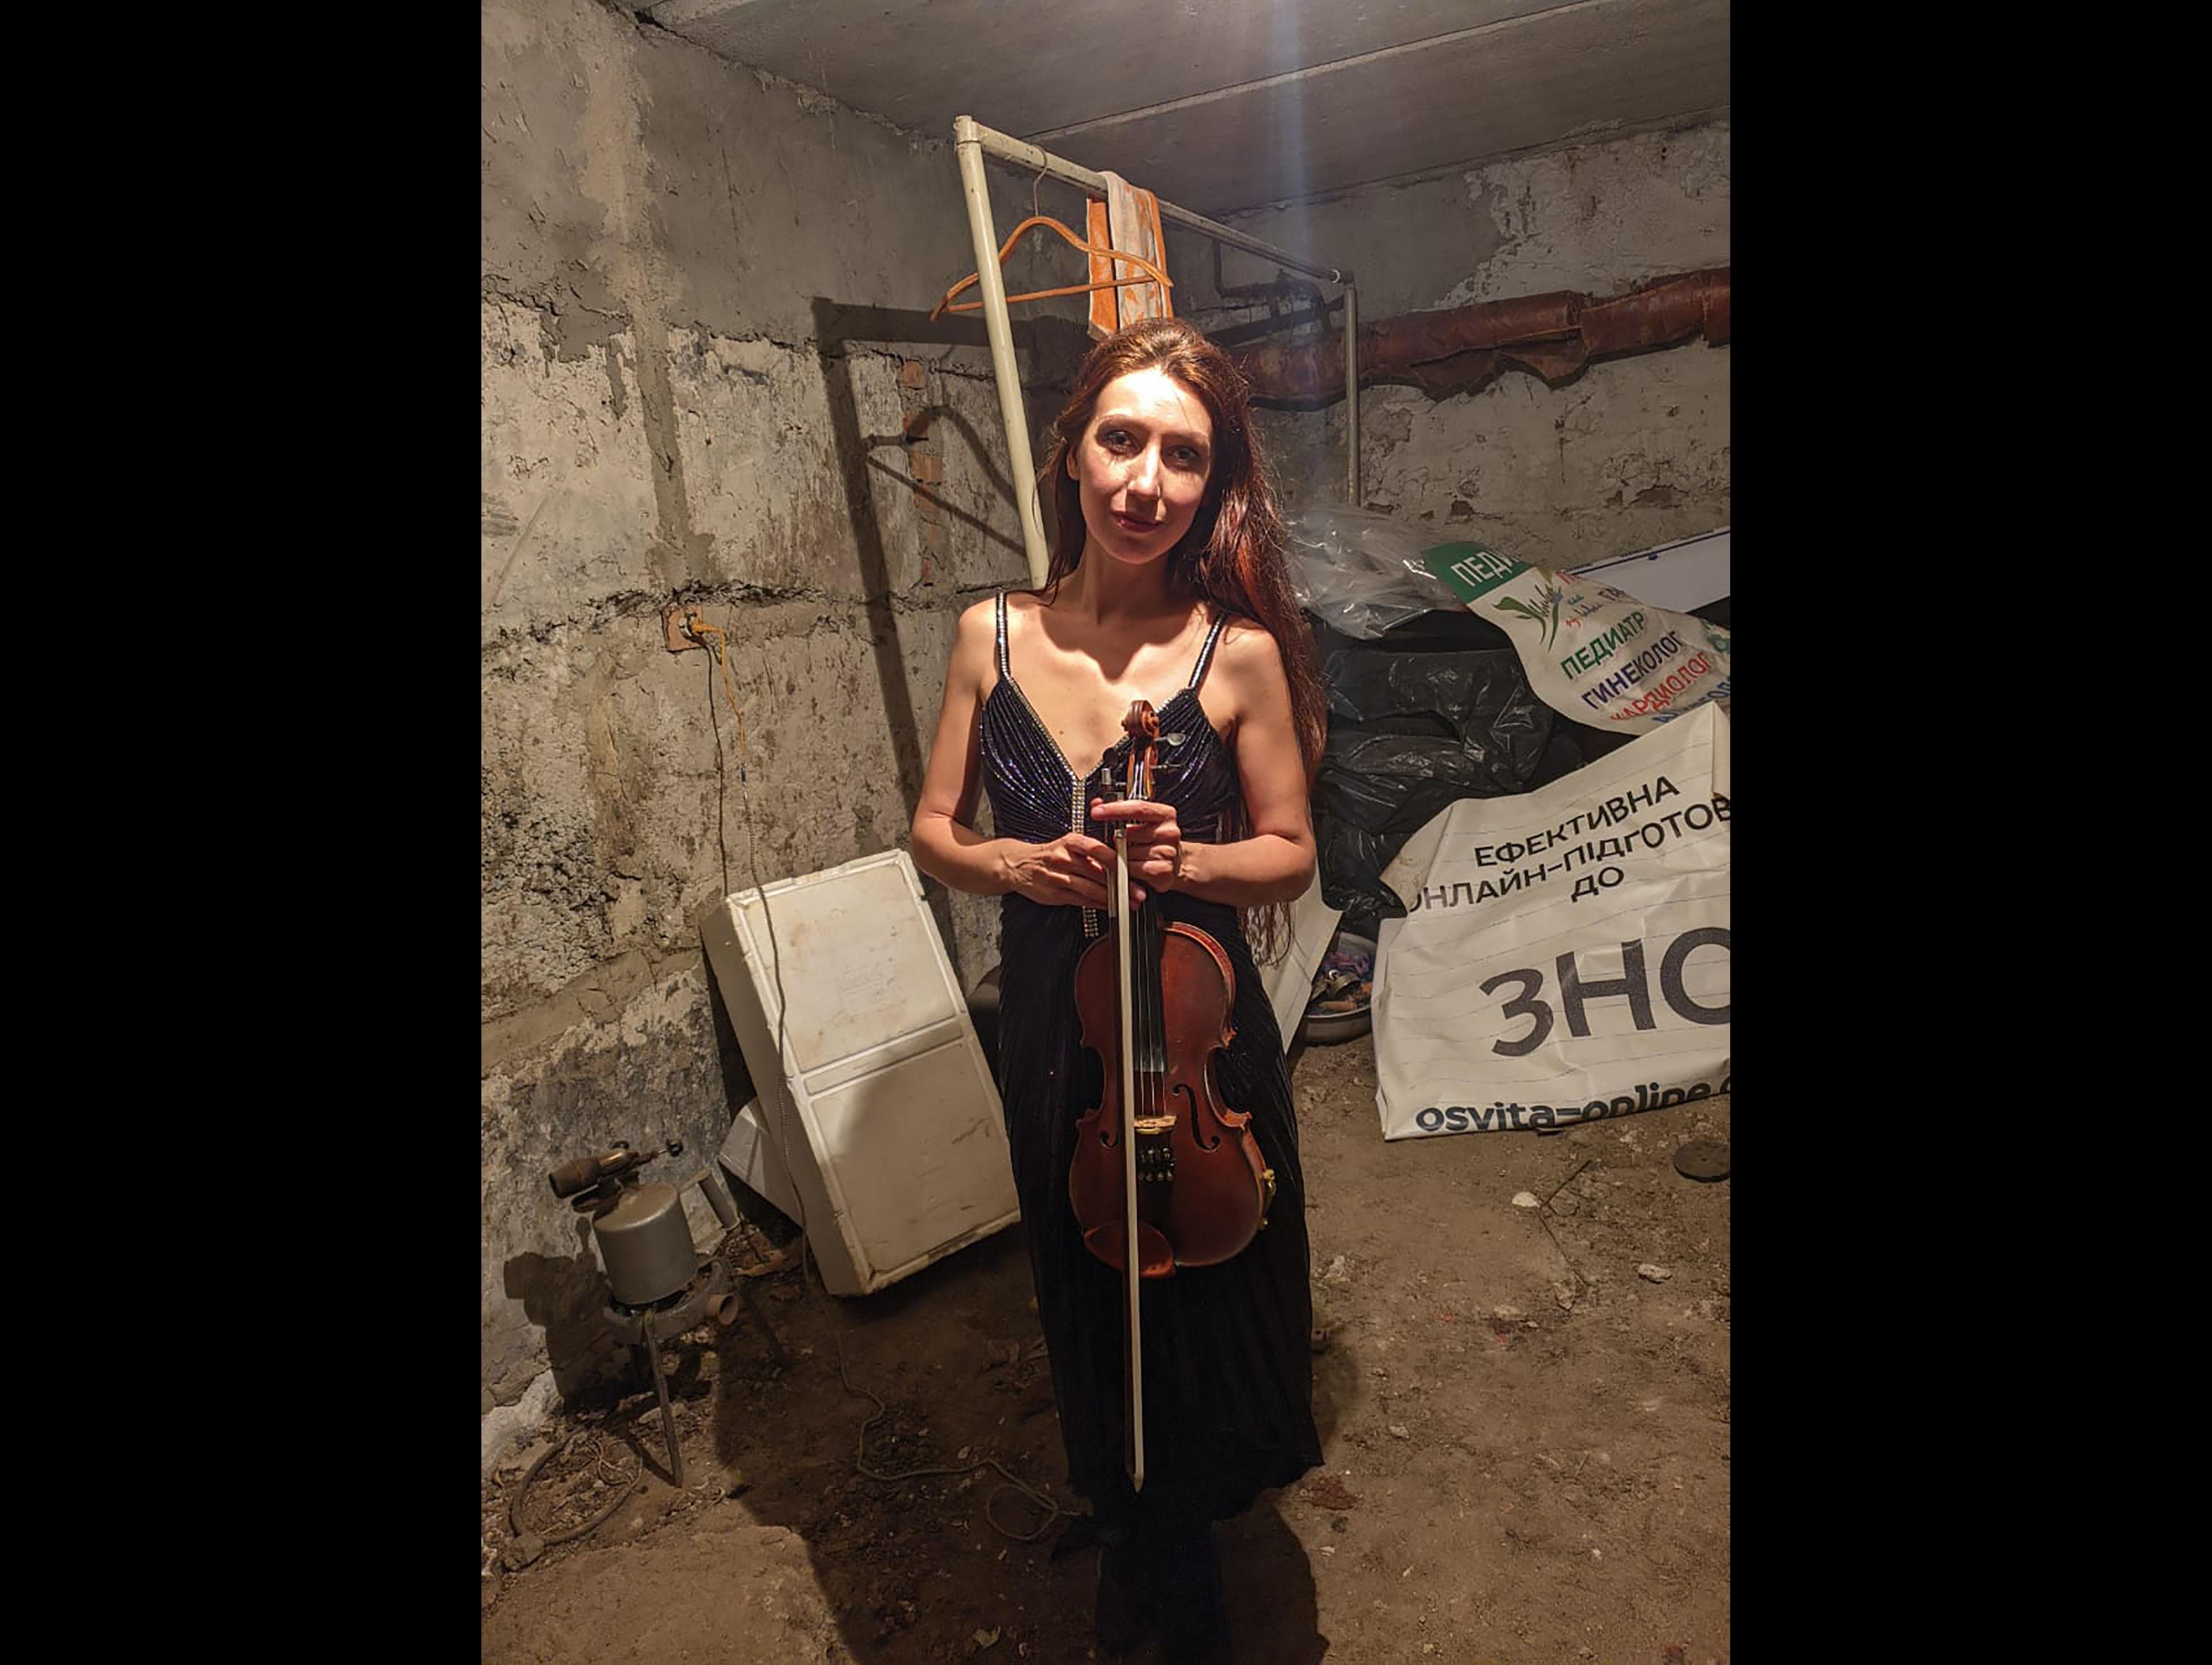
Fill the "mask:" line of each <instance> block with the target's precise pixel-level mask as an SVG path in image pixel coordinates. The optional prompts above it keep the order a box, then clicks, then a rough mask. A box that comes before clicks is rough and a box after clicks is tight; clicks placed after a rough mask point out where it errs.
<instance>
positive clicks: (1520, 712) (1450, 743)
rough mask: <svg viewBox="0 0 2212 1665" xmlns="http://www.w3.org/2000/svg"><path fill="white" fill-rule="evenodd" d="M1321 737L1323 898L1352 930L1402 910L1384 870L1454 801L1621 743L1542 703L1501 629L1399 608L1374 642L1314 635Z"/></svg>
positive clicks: (1318, 827)
mask: <svg viewBox="0 0 2212 1665" xmlns="http://www.w3.org/2000/svg"><path fill="white" fill-rule="evenodd" d="M1316 642H1317V644H1318V646H1319V647H1320V651H1321V661H1322V677H1323V679H1324V680H1325V681H1326V682H1327V684H1328V744H1327V747H1326V748H1325V750H1323V752H1322V765H1321V770H1320V773H1319V774H1318V775H1317V776H1316V780H1315V782H1314V793H1313V806H1314V834H1315V837H1316V842H1317V843H1318V845H1319V848H1320V868H1321V886H1322V897H1323V899H1324V900H1325V901H1326V902H1328V905H1329V906H1330V907H1332V908H1342V909H1343V910H1344V913H1345V916H1346V917H1345V923H1346V927H1347V928H1349V929H1352V930H1355V931H1360V932H1362V933H1363V934H1367V935H1372V934H1373V932H1372V928H1371V927H1372V926H1373V924H1374V923H1375V922H1376V921H1381V920H1384V919H1393V918H1396V917H1398V916H1400V915H1402V914H1404V913H1405V912H1406V904H1405V902H1404V901H1403V900H1402V899H1401V897H1400V896H1398V894H1397V893H1396V892H1395V890H1392V889H1391V888H1390V887H1389V885H1387V884H1384V883H1383V879H1382V872H1383V868H1384V867H1385V866H1388V865H1389V862H1390V860H1391V859H1392V858H1393V857H1395V855H1396V854H1398V852H1399V850H1400V849H1401V848H1402V847H1403V846H1404V844H1405V842H1406V841H1407V839H1408V838H1410V837H1411V836H1413V834H1414V833H1415V832H1416V831H1418V830H1419V829H1420V828H1421V827H1423V826H1425V825H1426V824H1427V823H1428V822H1429V821H1430V820H1431V819H1432V818H1433V817H1435V816H1437V814H1438V813H1439V812H1441V811H1443V809H1445V808H1446V807H1447V806H1449V805H1451V804H1453V803H1455V802H1456V801H1457V800H1459V799H1462V798H1498V797H1504V796H1506V795H1508V794H1510V793H1519V792H1526V791H1528V790H1529V789H1530V788H1531V787H1535V786H1541V785H1542V784H1544V783H1546V782H1547V781H1555V780H1557V779H1558V778H1559V776H1561V775H1565V774H1568V773H1570V772H1571V771H1572V770H1574V769H1579V768H1580V767H1581V766H1582V765H1583V763H1586V762H1588V761H1589V759H1590V758H1591V757H1596V756H1599V755H1601V754H1602V753H1603V752H1605V751H1608V750H1613V748H1614V747H1615V746H1616V745H1618V744H1621V739H1623V738H1626V737H1621V738H1615V737H1613V736H1611V735H1606V734H1600V733H1597V732H1595V731H1593V730H1589V729H1586V728H1584V727H1583V726H1581V725H1580V724H1577V723H1574V722H1571V721H1569V720H1566V719H1565V718H1563V717H1561V716H1560V715H1559V714H1558V713H1556V712H1554V711H1553V709H1552V708H1550V707H1549V706H1547V705H1546V704H1545V703H1544V702H1542V701H1541V700H1540V699H1538V698H1537V697H1536V696H1535V694H1534V691H1533V690H1531V689H1530V687H1529V685H1528V676H1527V674H1526V672H1524V671H1522V666H1521V659H1520V656H1519V654H1518V653H1516V652H1515V651H1514V649H1513V647H1512V646H1511V645H1510V642H1509V641H1507V639H1506V637H1505V635H1504V632H1503V631H1501V630H1499V629H1498V628H1497V627H1496V626H1495V625H1493V624H1491V623H1488V622H1487V621H1486V620H1483V619H1480V618H1477V617H1474V615H1473V614H1471V613H1468V612H1466V611H1459V610H1453V611H1435V612H1425V613H1419V614H1415V615H1412V616H1409V617H1407V618H1406V619H1404V620H1403V621H1402V622H1401V623H1398V624H1396V625H1395V626H1394V627H1393V628H1391V629H1389V630H1387V631H1385V632H1383V634H1382V635H1379V636H1377V637H1376V638H1374V639H1373V640H1369V641H1362V640H1359V639H1357V638H1354V637H1350V636H1346V635H1342V634H1340V633H1339V632H1337V631H1335V630H1334V629H1329V628H1328V627H1327V626H1326V625H1324V626H1323V627H1322V628H1321V629H1318V630H1317V631H1316Z"/></svg>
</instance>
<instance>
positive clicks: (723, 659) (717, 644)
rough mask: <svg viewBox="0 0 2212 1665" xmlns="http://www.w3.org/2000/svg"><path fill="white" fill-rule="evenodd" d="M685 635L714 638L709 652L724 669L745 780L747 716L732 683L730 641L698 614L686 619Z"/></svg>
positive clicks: (740, 777)
mask: <svg viewBox="0 0 2212 1665" xmlns="http://www.w3.org/2000/svg"><path fill="white" fill-rule="evenodd" d="M684 635H687V636H690V638H691V639H692V640H693V641H698V640H699V639H700V638H701V637H702V636H712V637H713V638H714V641H710V642H708V644H707V651H708V653H712V654H713V655H714V663H715V664H717V665H720V666H721V667H722V692H723V695H724V696H726V698H727V699H728V700H729V702H730V714H731V715H732V717H735V718H736V719H737V720H738V780H740V781H742V780H744V778H745V714H744V712H743V711H742V710H740V709H739V708H738V690H737V689H736V688H735V687H734V686H733V685H732V683H731V681H730V639H729V637H728V636H727V635H724V634H723V632H722V630H721V629H720V626H718V625H713V624H709V623H707V621H706V620H705V619H703V618H702V617H699V615H698V614H696V613H686V614H685V615H684Z"/></svg>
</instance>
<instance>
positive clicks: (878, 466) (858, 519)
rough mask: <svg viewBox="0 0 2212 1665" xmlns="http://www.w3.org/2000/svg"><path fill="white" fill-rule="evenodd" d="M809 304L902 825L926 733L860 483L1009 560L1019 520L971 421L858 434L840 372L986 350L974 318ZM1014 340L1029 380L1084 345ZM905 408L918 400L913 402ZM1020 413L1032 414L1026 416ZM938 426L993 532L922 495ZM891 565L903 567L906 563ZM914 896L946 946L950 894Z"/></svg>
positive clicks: (1035, 325)
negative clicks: (868, 361)
mask: <svg viewBox="0 0 2212 1665" xmlns="http://www.w3.org/2000/svg"><path fill="white" fill-rule="evenodd" d="M813 305H814V339H815V343H816V351H817V354H818V355H819V356H820V361H821V365H822V386H823V392H824V393H825V394H826V395H827V397H828V403H829V415H830V422H831V425H832V427H833V428H834V429H835V434H836V447H837V470H838V476H839V478H840V480H841V482H842V484H843V486H844V489H845V501H846V507H847V509H848V512H849V513H850V515H851V519H852V525H853V535H854V541H855V549H854V555H855V556H856V558H857V560H858V562H859V564H860V586H861V591H862V600H861V605H862V608H863V610H864V611H866V614H867V618H868V635H869V641H870V645H871V647H872V649H873V651H874V654H875V660H876V677H877V681H878V684H880V686H881V688H882V690H883V701H884V707H883V708H884V721H885V723H886V724H887V725H888V726H889V727H890V737H891V749H892V756H893V760H894V765H895V767H896V769H897V772H898V793H899V801H900V803H901V804H902V806H903V807H904V810H905V811H906V814H907V816H908V818H909V819H910V818H911V817H912V816H913V813H914V809H915V805H916V804H917V803H919V802H920V801H921V776H922V771H923V769H925V768H926V767H927V763H928V747H929V741H930V738H931V737H930V736H929V735H926V734H924V733H923V732H921V725H920V723H919V721H918V720H917V719H916V717H915V708H914V700H913V697H912V694H911V691H910V688H909V684H908V676H907V667H906V662H905V658H904V655H903V654H902V653H901V651H900V645H899V631H898V619H897V615H896V609H895V606H894V597H895V595H896V592H897V589H898V586H897V584H896V580H894V578H893V575H892V564H893V563H892V562H891V561H890V556H889V555H888V553H887V551H886V550H885V549H884V534H883V528H882V526H880V525H879V524H878V521H877V519H876V511H875V502H874V499H873V496H872V494H871V492H870V490H869V478H868V477H869V475H870V473H871V472H872V471H873V472H877V473H882V474H886V475H889V476H890V477H892V478H894V479H896V480H899V481H901V482H904V483H910V484H911V485H912V487H913V489H914V490H915V493H916V494H917V495H919V496H920V497H921V499H922V501H924V502H925V503H927V504H930V505H932V506H933V513H936V514H937V515H939V516H941V517H942V518H943V519H945V520H955V521H957V522H959V523H961V524H962V525H963V526H966V527H968V528H969V529H970V530H971V531H973V532H977V533H980V534H981V536H982V538H984V539H985V540H986V541H987V542H989V543H991V544H997V545H999V546H1000V547H1001V548H1005V549H1009V550H1012V551H1013V552H1014V554H1015V555H1016V556H1020V555H1021V553H1022V543H1021V538H1020V536H1019V533H1018V528H1019V526H1020V524H1021V522H1020V515H1019V512H1018V509H1017V508H1016V507H1015V483H1014V482H1013V481H1012V479H1011V478H1010V477H1008V475H1007V473H1006V471H1005V470H1004V469H1003V468H1001V467H1000V466H999V465H998V463H997V460H996V457H995V453H994V447H991V446H990V445H988V444H987V442H986V441H985V439H984V436H983V435H981V434H978V433H977V432H976V431H975V428H974V426H973V425H972V424H970V423H969V422H965V421H963V420H962V419H960V418H958V417H957V416H954V415H953V414H952V413H951V412H950V411H947V410H944V409H943V408H942V407H941V406H928V405H927V404H924V405H923V408H922V409H921V410H915V411H914V412H911V413H910V415H909V418H908V431H906V432H902V433H897V434H864V433H862V432H861V430H860V416H859V413H858V412H857V411H856V410H854V404H853V386H852V379H851V376H850V375H849V374H848V372H847V366H846V364H845V360H846V358H847V355H848V350H849V349H852V348H854V347H855V346H872V347H877V348H880V349H886V350H893V351H898V352H901V353H907V352H910V351H911V350H912V349H914V348H915V347H916V346H918V345H929V346H937V347H945V348H951V347H968V348H981V349H986V350H987V349H988V346H989V338H988V337H987V334H986V332H985V330H984V326H983V324H982V321H981V319H980V318H945V319H937V320H934V321H933V320H932V319H931V318H930V317H929V314H928V313H923V312H914V311H908V310H904V309H902V308H898V307H867V306H853V305H848V304H845V303H843V302H841V301H832V300H830V299H829V297H827V296H826V295H817V296H815V297H814V302H813ZM1014 342H1015V346H1016V348H1017V349H1018V350H1020V351H1024V352H1026V353H1027V354H1028V355H1029V359H1030V365H1031V366H1032V367H1033V368H1032V371H1031V374H1032V375H1033V376H1036V375H1040V374H1041V375H1042V376H1044V377H1047V378H1051V377H1055V376H1056V377H1059V378H1060V379H1061V380H1065V379H1066V378H1067V377H1068V376H1069V375H1071V374H1073V370H1074V368H1075V366H1076V365H1077V363H1079V362H1080V360H1081V358H1082V355H1083V354H1084V353H1085V351H1086V350H1088V349H1089V347H1090V344H1091V343H1090V338H1089V337H1088V336H1087V335H1086V334H1085V331H1084V329H1083V326H1082V325H1080V324H1078V323H1075V322H1074V321H1073V320H1072V319H1060V318H1050V317H1044V318H1036V319H1026V320H1023V321H1021V322H1018V323H1017V324H1016V325H1015V326H1014ZM915 402H916V403H918V404H919V403H921V401H919V400H917V401H915ZM1030 414H1031V416H1032V418H1034V416H1035V414H1036V413H1035V412H1031V413H1030ZM940 421H942V422H945V425H946V426H949V427H951V428H952V429H953V430H954V431H956V432H957V433H958V434H959V435H960V436H961V438H962V439H963V441H965V442H966V443H967V445H968V446H969V447H970V450H971V452H972V455H973V458H974V460H975V462H976V463H977V464H978V465H980V466H981V470H982V471H983V473H984V475H985V477H987V478H988V479H989V480H990V482H991V484H992V487H993V489H994V495H999V496H1000V499H1001V501H1002V502H1003V505H1004V513H1003V516H1002V524H1001V525H1000V526H994V525H992V524H990V523H988V522H986V521H983V520H978V519H977V518H976V517H975V516H974V515H972V514H968V513H963V512H962V511H960V510H958V509H956V508H954V507H951V505H950V504H948V503H946V502H945V501H943V494H942V493H941V492H933V491H932V490H930V489H929V485H930V482H927V481H924V480H922V479H921V478H920V477H918V476H917V475H915V472H914V471H913V468H912V462H913V459H912V456H911V454H910V448H911V447H913V446H915V444H917V443H919V442H920V441H921V440H922V439H923V438H924V437H925V436H926V435H927V434H929V433H930V432H931V431H933V427H934V425H935V424H936V423H937V422H940ZM1030 426H1031V428H1035V427H1036V422H1035V421H1034V420H1032V422H1031V424H1030ZM1000 443H1001V444H1003V443H1004V441H1000ZM1005 525H1012V526H1014V527H1015V528H1017V531H1016V532H1013V533H1012V534H1010V533H1008V532H1006V530H1004V526H1005ZM900 564H901V566H902V567H903V566H904V565H905V564H906V563H903V562H902V563H900ZM920 564H921V563H920V562H915V563H914V565H915V569H916V570H919V569H920ZM948 564H949V563H948V562H945V561H944V560H943V557H942V556H939V565H940V566H945V565H948ZM923 893H924V895H925V896H927V899H928V902H929V907H930V911H931V913H932V915H933V916H934V917H935V919H936V921H937V929H938V933H939V935H940V936H941V937H942V938H943V939H945V941H946V942H948V943H949V942H951V941H953V940H954V931H953V925H952V904H951V897H950V896H947V895H946V894H945V888H944V886H942V885H940V884H933V883H931V884H925V885H924V886H923Z"/></svg>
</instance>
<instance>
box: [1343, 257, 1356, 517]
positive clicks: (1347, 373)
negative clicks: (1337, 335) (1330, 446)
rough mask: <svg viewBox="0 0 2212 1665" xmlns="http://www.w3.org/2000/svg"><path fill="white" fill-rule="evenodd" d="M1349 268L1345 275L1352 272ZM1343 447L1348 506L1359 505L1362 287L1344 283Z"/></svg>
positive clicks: (1349, 274)
mask: <svg viewBox="0 0 2212 1665" xmlns="http://www.w3.org/2000/svg"><path fill="white" fill-rule="evenodd" d="M1351 275H1352V274H1351V273H1349V272H1346V274H1345V276H1346V277H1350V276H1351ZM1344 449H1345V463H1344V465H1345V473H1346V478H1347V483H1348V489H1349V490H1350V491H1351V493H1352V495H1351V496H1350V497H1348V498H1347V499H1346V506H1347V507H1352V508H1358V507H1359V291H1358V289H1354V288H1352V285H1351V284H1350V283H1346V285H1345V286H1344Z"/></svg>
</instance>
